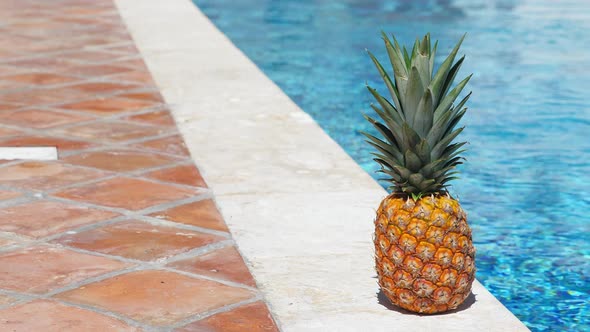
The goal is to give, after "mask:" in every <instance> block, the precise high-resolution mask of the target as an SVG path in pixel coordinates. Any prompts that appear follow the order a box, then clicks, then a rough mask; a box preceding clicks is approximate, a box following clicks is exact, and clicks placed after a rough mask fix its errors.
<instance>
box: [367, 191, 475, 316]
mask: <svg viewBox="0 0 590 332" xmlns="http://www.w3.org/2000/svg"><path fill="white" fill-rule="evenodd" d="M474 259H475V248H474V246H473V242H472V239H471V229H470V228H469V226H468V225H467V217H466V215H465V212H463V210H462V209H461V207H460V205H459V202H457V201H456V200H454V199H453V198H451V197H450V196H448V195H437V196H434V195H433V196H427V197H422V198H420V199H418V200H414V199H412V198H404V197H403V195H400V194H396V193H394V194H391V195H389V196H388V197H386V198H385V199H384V200H383V201H382V202H381V204H380V206H379V209H378V211H377V217H376V219H375V262H376V269H377V275H378V278H379V285H380V286H381V289H382V291H383V293H384V294H385V296H386V297H387V298H388V299H389V300H390V301H391V302H392V303H393V304H395V305H397V306H399V307H401V308H404V309H406V310H409V311H413V312H418V313H426V314H433V313H438V312H444V311H448V310H452V309H455V308H457V307H458V306H459V305H461V303H463V302H464V301H465V299H466V298H467V297H468V296H469V294H470V292H471V284H472V283H473V279H474V278H475V265H474Z"/></svg>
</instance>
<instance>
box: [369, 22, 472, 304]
mask: <svg viewBox="0 0 590 332" xmlns="http://www.w3.org/2000/svg"><path fill="white" fill-rule="evenodd" d="M383 39H384V41H385V47H386V50H387V54H388V56H389V60H390V61H391V65H392V66H393V80H392V79H391V78H390V76H389V74H388V73H387V71H386V70H385V69H384V68H383V66H382V65H381V64H380V63H379V61H378V60H377V59H376V58H375V57H374V56H373V55H372V54H371V53H369V55H370V56H371V59H372V60H373V62H374V63H375V66H376V67H377V70H378V71H379V73H380V74H381V77H382V78H383V80H384V82H385V85H386V86H387V89H388V90H389V93H390V95H391V99H392V102H390V101H389V100H387V99H386V98H384V97H382V96H381V95H380V94H379V93H377V91H376V90H374V89H372V88H371V87H368V89H369V91H370V92H371V94H372V95H373V96H374V97H375V99H376V100H377V104H378V105H371V107H372V108H373V109H374V110H375V112H376V113H377V115H378V116H379V117H380V118H381V120H382V121H377V120H375V119H373V118H371V117H369V116H366V118H367V120H368V121H369V122H371V123H372V124H373V125H374V126H375V128H376V129H377V131H378V132H379V133H380V134H381V136H382V137H381V138H378V137H375V136H373V135H370V134H367V133H365V135H366V136H367V138H368V141H367V142H368V143H369V144H371V145H372V146H373V147H374V148H376V149H377V152H376V153H374V155H375V161H376V162H378V163H379V164H380V165H381V170H380V172H382V173H384V174H385V175H387V178H386V179H385V180H387V181H389V182H391V183H392V185H391V186H390V187H389V189H390V191H391V194H390V195H389V196H387V197H386V198H385V199H384V200H383V201H382V202H381V205H380V206H379V209H378V210H377V217H376V219H375V262H376V268H377V274H378V278H379V285H380V287H381V289H382V291H383V293H384V294H385V295H386V296H387V298H388V299H389V300H390V301H391V302H392V303H393V304H395V305H397V306H399V307H401V308H404V309H406V310H410V311H413V312H419V313H437V312H444V311H447V310H452V309H455V308H457V307H458V306H459V305H460V304H461V303H463V301H465V299H466V298H467V296H468V295H469V294H470V292H471V284H472V282H473V279H474V277H475V264H474V259H475V248H474V247H473V242H472V239H471V229H470V228H469V226H468V225H467V216H466V215H465V212H464V211H463V210H462V209H461V207H460V205H459V202H458V201H457V200H455V199H453V198H452V197H451V196H450V195H449V193H448V192H447V190H446V188H447V185H448V182H449V181H450V180H452V179H454V177H453V175H455V174H456V173H457V172H456V171H455V167H456V166H457V165H459V164H461V163H462V160H463V158H462V157H461V156H460V154H461V153H462V152H463V151H464V150H461V147H462V146H463V145H464V144H465V143H464V142H461V143H454V142H453V140H454V139H455V138H456V137H457V135H458V134H459V133H461V131H462V130H463V128H455V127H456V126H457V124H458V122H459V120H460V119H461V118H462V117H463V115H464V114H465V111H466V108H464V107H463V106H464V105H465V103H466V102H467V100H468V99H469V96H470V95H471V93H469V94H468V95H467V96H466V97H465V98H463V99H462V100H461V101H459V102H458V103H457V104H455V103H454V102H455V99H456V98H457V96H458V95H459V94H460V93H461V91H462V90H463V88H464V87H465V85H466V84H467V82H468V81H469V79H470V78H471V76H468V77H467V78H465V79H464V80H462V81H461V82H459V83H458V84H457V86H456V87H454V88H453V89H451V85H452V84H453V81H454V78H455V76H456V75H457V72H458V71H459V68H460V67H461V64H462V63H463V59H464V57H462V58H461V59H459V60H458V61H457V62H455V63H454V60H455V56H456V55H457V52H458V50H459V47H460V45H461V42H462V41H463V38H461V40H460V41H459V43H458V44H457V45H456V46H455V48H454V49H453V50H452V51H451V53H450V54H449V56H448V57H447V58H446V59H445V60H444V62H443V63H442V64H441V65H440V66H439V68H438V70H437V71H436V72H434V70H433V69H434V57H435V53H436V48H437V43H435V44H434V47H431V43H430V35H428V34H427V35H426V36H425V37H424V38H423V39H422V40H416V42H415V44H414V47H413V49H412V51H411V53H408V51H407V50H406V48H405V47H403V48H400V46H399V44H398V43H397V41H396V40H395V37H394V38H393V41H394V42H393V43H392V42H391V40H390V39H389V38H388V37H387V35H385V34H384V35H383Z"/></svg>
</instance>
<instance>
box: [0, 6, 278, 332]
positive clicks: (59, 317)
mask: <svg viewBox="0 0 590 332" xmlns="http://www.w3.org/2000/svg"><path fill="white" fill-rule="evenodd" d="M0 22H2V24H1V25H0V146H57V148H58V153H59V157H60V158H59V160H57V161H23V160H18V161H6V160H0V331H76V332H78V331H230V332H231V331H248V332H250V331H251V332H256V331H278V328H277V327H276V325H275V323H274V321H273V319H272V316H271V314H270V312H269V310H268V307H267V305H266V304H265V302H264V301H263V299H262V296H261V294H260V292H259V291H258V290H257V288H256V283H255V282H254V279H253V278H252V276H251V274H250V272H249V271H248V268H247V267H246V264H245V263H244V261H243V258H242V257H241V255H240V253H239V251H238V250H237V248H236V247H235V245H234V242H233V240H232V237H231V234H230V233H229V231H228V228H227V226H226V224H225V222H224V220H223V217H222V216H221V214H220V213H219V211H218V210H217V207H216V205H215V202H214V199H213V196H212V193H211V191H210V190H209V189H208V188H207V185H206V182H205V179H203V177H202V176H201V174H200V173H199V171H198V169H197V168H196V167H195V165H194V163H193V161H192V160H191V158H190V154H189V151H188V149H187V147H186V145H185V144H184V140H183V138H182V136H181V135H180V134H179V132H178V130H177V129H176V126H175V123H174V119H173V118H172V116H171V114H170V112H169V110H168V107H167V105H166V103H165V101H164V100H163V99H162V96H161V95H160V93H159V91H158V89H157V88H156V85H155V83H154V82H153V80H152V78H151V75H150V73H149V71H148V70H147V68H146V66H145V64H144V62H143V60H142V58H141V55H140V54H139V51H138V50H137V48H136V47H135V45H134V42H133V40H132V39H131V37H130V35H129V33H128V32H127V30H126V28H125V25H124V23H123V22H122V20H121V18H120V16H119V14H118V12H117V10H116V8H115V6H114V4H113V3H112V0H52V1H38V0H19V1H13V0H0Z"/></svg>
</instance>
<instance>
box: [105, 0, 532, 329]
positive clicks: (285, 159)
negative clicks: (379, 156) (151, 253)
mask: <svg viewBox="0 0 590 332" xmlns="http://www.w3.org/2000/svg"><path fill="white" fill-rule="evenodd" d="M116 3H117V5H118V7H119V10H120V12H121V14H122V16H123V18H124V20H125V22H126V24H127V26H128V28H129V30H130V32H131V34H132V35H133V38H134V39H135V41H136V43H137V46H138V48H139V49H140V51H141V53H142V55H143V57H144V59H145V61H146V63H147V65H148V67H149V69H150V71H151V72H152V75H153V76H154V79H155V81H156V82H157V84H158V86H159V87H160V89H161V91H162V94H163V96H164V98H165V99H166V101H167V102H168V103H169V104H171V107H172V112H173V114H174V117H175V119H176V121H177V124H178V126H179V128H180V131H181V132H182V134H183V135H184V138H185V141H186V143H187V145H188V147H189V149H190V151H191V153H192V156H193V157H194V158H195V159H196V161H197V163H198V166H199V168H200V169H201V171H202V173H203V175H204V177H205V179H206V180H207V182H208V184H209V185H210V187H211V188H212V189H213V191H214V193H215V196H216V200H217V204H218V205H219V207H220V208H221V210H222V213H223V215H224V217H225V219H226V221H227V224H228V225H229V228H230V229H231V232H232V234H233V237H234V239H235V241H236V243H237V245H238V247H239V249H240V251H241V252H242V254H243V255H244V257H245V259H246V260H247V263H248V265H249V267H250V269H251V271H252V273H253V275H254V277H255V278H256V281H257V283H258V285H259V287H260V289H261V290H262V292H263V293H264V295H265V298H266V300H267V301H268V302H269V305H270V307H271V310H272V311H273V314H274V316H275V318H276V319H277V320H278V323H279V325H280V327H281V329H282V330H283V331H527V328H526V327H525V326H524V325H523V324H522V323H521V322H520V321H519V320H518V319H517V318H516V317H515V316H514V315H512V313H510V312H509V311H508V310H507V309H506V308H505V307H504V306H502V304H501V303H500V302H499V301H497V300H496V299H495V298H494V297H493V296H492V295H491V294H490V293H489V292H488V291H487V290H485V288H484V287H483V286H482V285H481V284H480V283H479V282H477V281H476V282H475V283H474V285H473V293H474V294H475V302H474V303H472V304H471V305H470V306H469V307H468V308H466V309H464V310H462V311H458V312H455V313H450V314H445V315H435V316H420V315H411V314H404V313H401V312H399V311H396V310H390V309H388V308H386V307H385V306H384V305H382V304H380V303H379V301H378V298H377V292H378V290H379V288H378V285H377V281H376V278H375V272H374V266H373V265H374V261H373V249H372V248H373V244H372V233H373V222H372V220H373V217H374V210H375V208H376V207H377V206H378V204H379V202H380V200H381V199H382V198H383V197H384V196H385V195H386V192H385V191H384V190H383V189H382V188H381V187H380V186H379V185H378V184H377V183H376V182H375V181H374V180H373V179H372V178H371V177H370V176H369V175H368V174H366V173H365V172H364V171H363V170H362V169H361V168H360V167H359V166H358V165H357V164H356V163H355V162H354V161H353V160H352V159H351V158H350V157H349V156H348V155H347V154H346V153H345V152H344V151H343V150H342V149H341V148H340V146H338V145H337V144H336V143H335V142H334V141H333V140H332V139H331V138H330V137H328V135H326V134H325V133H324V132H323V131H322V130H321V129H320V128H319V127H318V125H317V124H316V123H315V122H314V121H313V120H312V119H311V118H310V116H309V115H307V114H306V113H304V112H303V111H302V110H301V109H299V107H297V105H295V104H294V103H293V102H292V101H291V100H290V99H289V98H288V97H287V96H286V95H285V94H284V93H283V92H282V91H281V90H280V89H279V88H278V87H277V86H276V85H275V84H274V83H273V82H272V81H271V80H270V79H268V78H267V77H266V76H265V75H264V74H263V73H262V72H261V71H260V70H259V69H258V68H257V67H256V65H254V64H253V63H252V62H251V61H250V60H249V59H248V58H247V57H246V56H244V55H243V54H242V53H241V52H240V50H238V49H237V48H236V47H235V46H234V45H233V44H232V43H231V42H230V41H229V40H228V38H226V36H225V35H223V34H222V33H221V32H220V31H218V30H217V29H216V27H215V26H214V25H213V24H212V23H211V22H210V21H209V20H208V19H207V18H206V17H205V16H204V15H203V14H202V13H201V12H200V11H199V10H198V9H197V8H196V6H194V5H193V4H192V3H191V2H190V1H189V0H166V1H161V0H142V1H136V0H116ZM471 302H473V301H471Z"/></svg>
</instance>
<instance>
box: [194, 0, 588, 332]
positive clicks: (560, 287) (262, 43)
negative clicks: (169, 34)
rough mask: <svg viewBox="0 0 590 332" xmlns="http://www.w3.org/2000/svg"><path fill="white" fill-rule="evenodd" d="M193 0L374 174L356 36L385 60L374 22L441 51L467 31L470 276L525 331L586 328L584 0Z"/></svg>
mask: <svg viewBox="0 0 590 332" xmlns="http://www.w3.org/2000/svg"><path fill="white" fill-rule="evenodd" d="M195 2H196V4H197V5H198V6H199V7H200V8H201V10H202V11H203V12H204V13H205V14H206V15H208V16H209V17H210V18H211V19H212V20H213V22H214V23H215V24H216V25H217V26H218V27H219V28H220V29H221V30H222V31H223V32H224V33H226V34H227V35H228V36H229V37H230V39H231V40H232V41H233V42H234V43H235V44H236V45H237V46H238V47H239V48H240V49H242V50H243V51H244V52H245V53H246V54H247V55H248V56H249V57H250V58H251V59H252V60H253V61H254V62H255V63H256V64H257V65H258V66H259V67H260V68H261V69H262V70H263V71H264V72H265V73H266V74H267V75H268V76H269V77H270V78H271V79H272V80H274V81H275V82H276V83H277V84H278V85H279V86H280V87H281V88H282V89H283V90H284V91H285V92H286V93H287V94H288V95H289V96H290V97H291V98H292V99H293V100H294V101H295V102H296V103H297V104H298V105H299V106H301V108H302V109H303V110H305V111H306V112H308V113H309V114H311V115H312V116H313V117H314V118H315V120H316V121H317V122H318V123H319V124H320V126H321V127H322V128H323V129H324V130H325V131H326V132H328V133H329V134H330V135H331V136H332V137H333V138H334V139H335V140H336V141H337V142H338V143H339V144H340V145H342V146H343V147H344V149H345V150H346V151H347V152H348V153H349V154H350V155H351V156H352V157H353V158H354V159H355V160H356V161H357V162H358V163H359V164H360V165H361V166H362V167H363V168H364V169H365V170H367V171H368V172H371V173H373V171H374V170H375V169H376V165H375V164H373V163H372V161H371V157H370V155H369V153H370V152H371V149H370V148H369V147H368V146H367V144H366V143H364V141H363V137H362V136H361V135H360V134H359V131H361V130H370V128H369V126H368V124H367V123H365V121H364V120H363V118H362V116H361V112H368V110H369V103H370V102H371V97H370V95H369V93H368V92H367V91H366V89H365V87H364V85H365V81H366V82H368V83H369V84H370V85H372V86H374V87H379V88H380V90H381V91H383V93H385V89H384V87H383V85H382V83H381V82H380V80H379V77H378V75H377V72H376V71H375V70H374V68H373V65H372V63H371V61H370V60H369V58H368V57H367V55H366V54H365V52H364V49H365V48H368V49H370V50H372V51H373V52H374V53H376V54H377V55H378V56H379V57H380V58H381V59H383V60H384V61H385V62H386V60H385V59H386V58H385V55H384V51H383V46H382V44H381V39H380V36H379V32H380V30H382V29H383V30H385V31H387V32H390V33H395V34H396V35H397V37H398V39H399V40H400V41H401V42H403V43H404V44H409V43H411V42H413V39H414V38H416V37H417V36H418V35H422V34H423V33H425V32H428V31H430V32H432V37H433V39H439V40H440V45H441V46H442V48H439V50H440V51H439V54H443V53H445V52H448V50H449V49H450V48H451V47H452V46H453V45H454V43H455V42H456V40H458V38H459V37H460V36H461V35H462V34H463V32H468V36H467V39H466V41H465V43H464V46H463V47H462V53H464V54H467V59H466V61H465V64H464V65H463V69H462V74H463V76H466V75H467V74H469V73H474V74H475V75H474V77H473V79H472V80H471V82H470V89H469V88H468V89H467V90H473V96H472V98H471V100H470V111H469V112H468V114H467V115H466V117H465V118H464V120H463V124H464V125H466V126H467V128H466V130H465V132H464V134H463V139H465V140H468V141H470V142H471V144H470V146H469V149H470V150H469V151H468V153H467V154H466V157H467V158H468V163H467V164H466V165H465V166H464V167H463V168H462V170H463V175H462V179H460V180H458V181H456V182H455V183H454V187H453V188H452V192H453V193H454V194H455V195H456V196H458V197H459V198H460V199H461V201H462V205H463V206H464V207H465V209H466V210H467V211H468V213H469V218H470V223H471V225H472V227H473V233H474V240H475V242H476V246H477V249H478V254H477V267H478V272H477V277H478V279H479V280H480V281H482V282H483V283H484V284H485V286H486V287H487V288H488V289H489V290H490V291H491V292H492V293H493V294H494V295H495V296H496V297H497V298H498V299H499V300H500V301H502V303H503V304H504V305H505V306H506V307H508V308H509V309H510V310H511V311H512V312H513V313H514V314H515V315H516V316H518V317H519V318H520V319H521V320H522V321H523V322H524V323H525V324H526V325H527V326H528V327H529V328H530V329H531V330H534V331H590V305H588V301H589V299H590V197H589V196H588V194H589V193H590V175H589V174H590V139H589V135H590V101H589V98H588V89H589V88H590V33H588V31H589V30H590V1H585V0H579V1H567V0H565V1H564V0H560V1H554V0H540V1H524V0H523V1H517V0H475V1H474V0H460V1H453V0H430V1H429V0H414V1H409V0H408V1H380V0H280V1H279V0H276V1H272V0H239V1H235V0H195ZM204 42H205V41H204ZM439 60H440V59H439ZM367 222H369V221H367Z"/></svg>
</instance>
